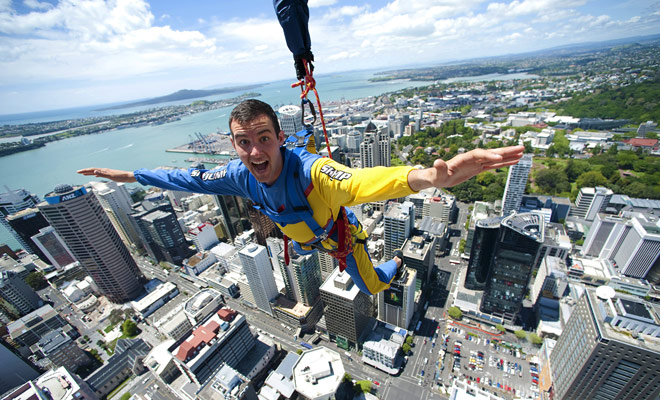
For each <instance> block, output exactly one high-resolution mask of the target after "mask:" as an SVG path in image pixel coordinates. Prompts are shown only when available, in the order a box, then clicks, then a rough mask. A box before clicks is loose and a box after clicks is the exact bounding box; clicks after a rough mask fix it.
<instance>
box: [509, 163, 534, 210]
mask: <svg viewBox="0 0 660 400" xmlns="http://www.w3.org/2000/svg"><path fill="white" fill-rule="evenodd" d="M531 169H532V155H531V154H525V155H523V157H522V158H521V159H520V161H519V162H518V164H516V165H512V166H510V167H509V175H508V176H507V178H506V186H505V188H504V196H502V216H504V217H506V216H508V215H509V214H511V211H516V212H518V209H519V208H520V203H521V201H522V197H523V195H524V194H525V186H526V185H527V178H528V177H529V171H530V170H531Z"/></svg>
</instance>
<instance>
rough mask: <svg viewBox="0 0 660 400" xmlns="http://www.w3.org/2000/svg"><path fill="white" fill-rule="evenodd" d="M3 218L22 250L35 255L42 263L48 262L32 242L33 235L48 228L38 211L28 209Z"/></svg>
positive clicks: (46, 222)
mask: <svg viewBox="0 0 660 400" xmlns="http://www.w3.org/2000/svg"><path fill="white" fill-rule="evenodd" d="M5 218H6V221H7V223H8V224H9V226H10V227H11V229H12V230H13V232H14V235H15V236H17V237H20V238H21V245H22V246H23V248H24V249H25V250H26V251H28V252H29V253H32V254H36V255H37V256H38V257H39V258H41V259H42V260H43V261H48V257H46V254H44V252H43V251H41V249H40V248H39V247H38V246H37V245H36V244H35V243H34V242H33V241H32V236H33V235H36V234H38V233H39V230H40V229H42V228H46V227H47V226H49V225H48V221H46V218H44V217H43V215H41V213H40V212H39V210H37V209H36V208H32V207H30V208H26V209H25V210H21V211H19V212H17V213H14V214H11V215H8V216H7V217H5Z"/></svg>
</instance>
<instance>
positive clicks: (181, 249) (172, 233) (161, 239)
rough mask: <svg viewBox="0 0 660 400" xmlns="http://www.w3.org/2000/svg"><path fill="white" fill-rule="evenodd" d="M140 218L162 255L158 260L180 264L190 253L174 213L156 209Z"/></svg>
mask: <svg viewBox="0 0 660 400" xmlns="http://www.w3.org/2000/svg"><path fill="white" fill-rule="evenodd" d="M141 220H142V222H143V224H144V226H145V228H146V230H147V231H148V232H149V234H150V235H151V238H152V239H153V243H154V245H155V246H156V247H157V249H158V253H160V255H161V257H162V258H158V260H159V261H168V262H170V263H172V264H176V265H181V264H182V263H183V260H184V259H186V258H188V257H189V256H190V255H191V254H192V251H191V250H190V248H189V247H188V242H186V237H185V236H184V235H183V230H182V229H181V225H179V221H177V218H176V215H175V214H173V213H168V212H165V211H160V210H157V211H153V212H150V213H149V214H147V215H145V216H144V217H142V218H141ZM154 253H156V252H155V251H154Z"/></svg>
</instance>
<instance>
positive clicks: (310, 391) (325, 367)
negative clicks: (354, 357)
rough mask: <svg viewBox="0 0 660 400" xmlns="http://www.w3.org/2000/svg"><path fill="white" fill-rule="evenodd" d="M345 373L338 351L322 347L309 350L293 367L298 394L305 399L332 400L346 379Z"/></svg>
mask: <svg viewBox="0 0 660 400" xmlns="http://www.w3.org/2000/svg"><path fill="white" fill-rule="evenodd" d="M344 371H345V370H344V364H343V362H342V359H341V356H340V355H339V353H337V352H336V351H334V350H330V349H328V348H327V347H322V346H319V347H317V348H314V349H311V350H307V351H305V352H303V353H302V355H301V356H300V358H299V359H298V360H297V361H296V363H295V364H294V365H293V382H294V385H295V388H296V393H299V394H300V397H301V398H303V399H310V400H329V399H332V398H334V395H335V393H337V389H338V388H339V385H340V384H341V382H342V380H343V379H344V375H345V374H344Z"/></svg>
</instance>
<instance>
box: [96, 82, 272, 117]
mask: <svg viewBox="0 0 660 400" xmlns="http://www.w3.org/2000/svg"><path fill="white" fill-rule="evenodd" d="M260 86H262V85H261V84H257V85H245V86H233V87H226V88H221V89H211V90H190V89H183V90H179V91H177V92H174V93H170V94H168V95H166V96H160V97H154V98H153V99H148V100H142V101H136V102H134V103H126V104H120V105H117V106H112V107H105V108H101V109H99V110H95V111H108V110H121V109H122V108H130V107H138V106H149V105H153V104H160V103H168V102H171V101H181V100H188V99H198V98H201V97H207V96H213V95H216V94H223V93H231V92H237V91H245V90H252V89H255V88H258V87H260Z"/></svg>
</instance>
